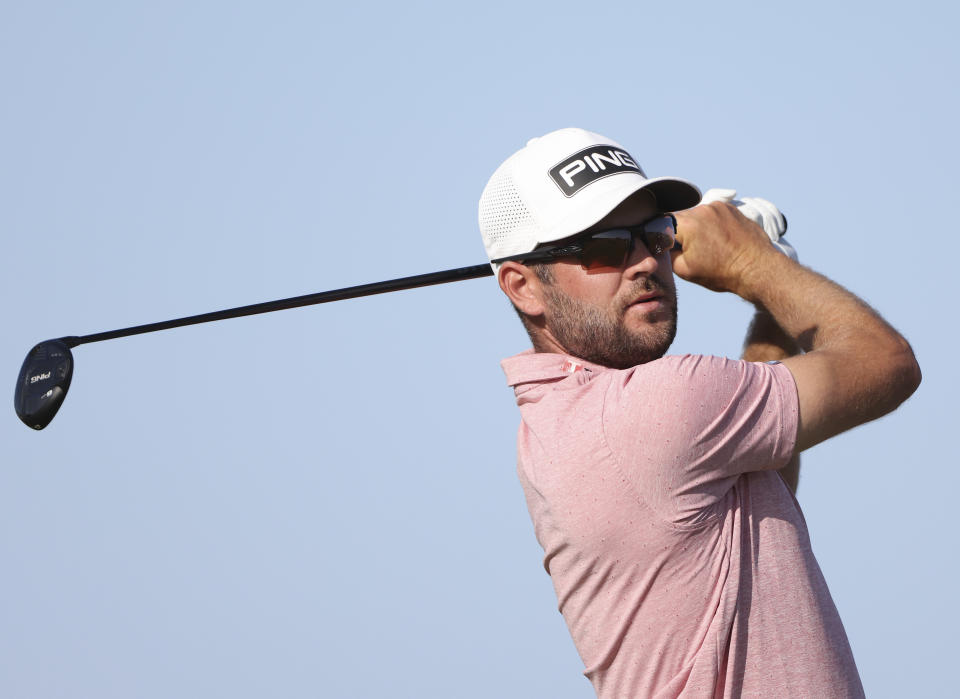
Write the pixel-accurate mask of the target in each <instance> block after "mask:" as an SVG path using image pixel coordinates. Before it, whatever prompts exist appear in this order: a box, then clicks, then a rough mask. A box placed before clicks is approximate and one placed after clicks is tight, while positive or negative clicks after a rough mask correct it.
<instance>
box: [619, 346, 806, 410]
mask: <svg viewBox="0 0 960 699" xmlns="http://www.w3.org/2000/svg"><path fill="white" fill-rule="evenodd" d="M609 378H610V383H609V385H608V390H607V395H606V401H607V405H608V406H611V405H617V406H621V407H630V406H638V405H649V406H654V407H656V409H657V411H658V412H659V413H661V414H671V413H672V414H676V413H689V412H690V411H691V410H696V411H699V412H702V411H704V410H709V409H710V408H713V409H719V408H722V407H723V406H725V405H727V404H729V403H730V402H731V401H738V400H742V399H744V398H745V397H748V396H750V395H752V394H766V393H768V392H769V391H771V390H772V389H773V390H775V387H777V386H780V385H783V384H784V382H789V381H791V380H792V377H791V376H790V372H789V371H788V370H787V369H786V368H785V367H783V365H771V364H763V363H758V362H747V361H743V360H739V359H729V358H726V357H715V356H711V355H701V354H685V355H670V356H666V357H663V358H661V359H658V360H656V361H653V362H648V363H647V364H640V365H638V366H635V367H631V368H630V369H624V370H622V371H616V372H611V373H610V377H609Z"/></svg>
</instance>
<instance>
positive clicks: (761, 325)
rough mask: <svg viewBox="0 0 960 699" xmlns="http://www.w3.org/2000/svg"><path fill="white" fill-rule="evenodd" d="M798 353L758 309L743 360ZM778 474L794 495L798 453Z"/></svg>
mask: <svg viewBox="0 0 960 699" xmlns="http://www.w3.org/2000/svg"><path fill="white" fill-rule="evenodd" d="M800 352H801V350H800V346H799V345H798V344H797V342H796V341H795V340H794V339H793V338H792V337H790V336H789V335H788V334H787V333H785V332H784V331H783V329H782V328H781V327H780V326H779V325H777V322H776V321H775V320H774V319H773V317H772V316H771V315H770V314H769V313H766V312H765V311H762V310H759V309H758V310H757V312H756V313H755V314H754V316H753V320H752V321H751V322H750V328H749V329H748V330H747V338H746V340H744V343H743V359H745V360H746V361H748V362H772V361H777V360H781V359H786V358H787V357H793V356H794V355H797V354H800ZM779 473H780V476H781V477H782V478H783V480H784V482H786V484H787V487H788V488H790V491H791V492H792V493H794V494H796V492H797V485H798V483H799V482H800V453H799V452H794V454H793V457H791V459H790V461H788V462H787V465H786V466H784V467H783V468H781V469H780V470H779Z"/></svg>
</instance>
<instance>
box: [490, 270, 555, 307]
mask: <svg viewBox="0 0 960 699" xmlns="http://www.w3.org/2000/svg"><path fill="white" fill-rule="evenodd" d="M497 281H498V282H500V288H501V289H503V293H505V294H506V295H507V298H509V299H510V301H511V302H513V305H514V306H516V307H517V308H518V309H520V310H521V311H523V312H524V313H525V314H527V315H528V316H531V317H536V316H541V315H543V310H544V304H543V283H542V282H541V281H540V278H539V277H538V276H537V274H536V272H534V271H533V270H532V269H530V268H529V267H525V266H524V265H522V264H520V263H519V262H504V263H503V265H501V267H500V271H499V272H498V274H497Z"/></svg>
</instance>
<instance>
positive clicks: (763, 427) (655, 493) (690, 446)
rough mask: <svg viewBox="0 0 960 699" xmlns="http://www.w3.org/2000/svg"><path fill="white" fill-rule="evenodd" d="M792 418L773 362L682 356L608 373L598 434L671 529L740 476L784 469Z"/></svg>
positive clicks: (789, 397)
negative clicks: (611, 374) (609, 379)
mask: <svg viewBox="0 0 960 699" xmlns="http://www.w3.org/2000/svg"><path fill="white" fill-rule="evenodd" d="M798 412H799V408H798V400H797V391H796V384H795V383H794V380H793V376H792V374H791V373H790V370H789V369H787V368H786V367H785V366H783V365H782V364H761V363H755V362H745V361H734V360H730V359H724V358H721V357H707V356H696V355H685V356H682V357H664V358H663V359H659V360H657V361H655V362H650V363H648V364H643V365H640V366H637V367H634V368H632V369H628V370H625V371H621V372H616V374H615V375H614V377H613V379H612V382H611V385H610V386H609V388H608V390H607V393H606V395H605V398H604V407H603V429H604V436H605V438H606V440H607V443H608V445H609V446H610V449H611V451H612V452H613V454H614V457H615V459H616V460H617V463H618V464H619V466H620V468H621V469H622V471H623V476H624V477H625V478H626V479H627V480H628V481H629V482H630V483H631V484H632V485H633V486H634V487H635V488H636V489H637V490H638V491H639V492H640V494H641V495H642V496H643V497H644V499H645V500H646V501H647V502H648V504H649V505H650V506H651V507H653V508H654V509H655V510H657V511H659V512H661V514H662V515H664V516H666V517H667V518H668V519H670V520H671V521H673V522H675V523H684V522H685V523H696V522H698V521H701V520H703V519H705V518H708V517H709V516H710V514H711V512H712V511H713V506H714V505H716V504H717V503H718V502H719V501H720V500H721V499H723V498H724V496H726V495H727V493H728V491H729V490H730V489H731V488H732V486H733V484H734V483H735V482H736V480H737V478H739V476H740V475H741V474H743V473H746V472H749V471H761V470H766V469H779V468H782V467H783V466H785V465H786V463H787V461H789V460H790V457H791V456H792V455H793V450H794V447H795V445H796V436H797V422H798Z"/></svg>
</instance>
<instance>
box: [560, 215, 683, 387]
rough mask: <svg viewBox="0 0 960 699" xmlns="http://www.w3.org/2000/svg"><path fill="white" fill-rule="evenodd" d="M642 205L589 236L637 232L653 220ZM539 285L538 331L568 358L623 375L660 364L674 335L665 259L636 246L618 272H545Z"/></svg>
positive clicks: (572, 267)
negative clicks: (629, 228)
mask: <svg viewBox="0 0 960 699" xmlns="http://www.w3.org/2000/svg"><path fill="white" fill-rule="evenodd" d="M657 213H658V212H657V210H656V207H655V206H654V203H653V202H652V201H651V200H649V199H648V198H644V197H637V198H633V199H631V200H628V203H627V204H626V205H623V206H621V207H619V208H618V209H617V210H616V211H614V212H613V213H612V214H611V215H609V216H607V217H606V218H605V219H604V220H603V221H601V222H600V223H598V224H597V225H596V226H593V227H592V228H591V229H590V230H591V231H592V230H604V229H608V228H612V227H615V226H623V225H636V224H639V223H642V222H644V221H646V220H648V219H649V218H651V217H652V216H655V215H657ZM548 272H549V276H548V279H549V281H546V282H545V283H544V284H543V293H544V298H543V301H544V306H545V311H544V321H545V327H544V331H545V332H546V333H547V334H548V336H549V338H551V339H552V341H553V342H555V343H556V344H557V345H559V347H560V348H562V349H563V350H565V351H566V352H567V353H569V354H572V355H573V356H576V357H580V358H582V359H586V360H587V361H590V362H594V363H596V364H601V365H603V366H609V367H614V368H617V369H626V368H628V367H631V366H635V365H637V364H643V363H645V362H649V361H652V360H654V359H658V358H660V357H662V356H663V355H664V354H665V353H666V351H667V348H668V347H670V344H671V343H672V342H673V338H674V336H675V335H676V331H677V291H676V285H675V283H674V278H673V269H672V265H671V260H670V252H669V251H664V252H662V253H661V254H659V255H653V254H652V253H651V252H650V251H649V250H647V248H646V246H645V245H644V244H643V242H642V241H641V240H639V239H637V240H636V241H635V244H634V249H633V251H632V252H631V254H630V256H629V258H628V259H627V261H626V262H625V263H624V264H623V265H621V266H620V267H604V268H600V269H592V270H587V269H584V268H583V267H582V266H581V265H580V264H579V263H578V262H577V261H576V260H573V259H571V260H569V261H568V260H563V261H558V262H555V263H551V264H550V265H549V270H548Z"/></svg>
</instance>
